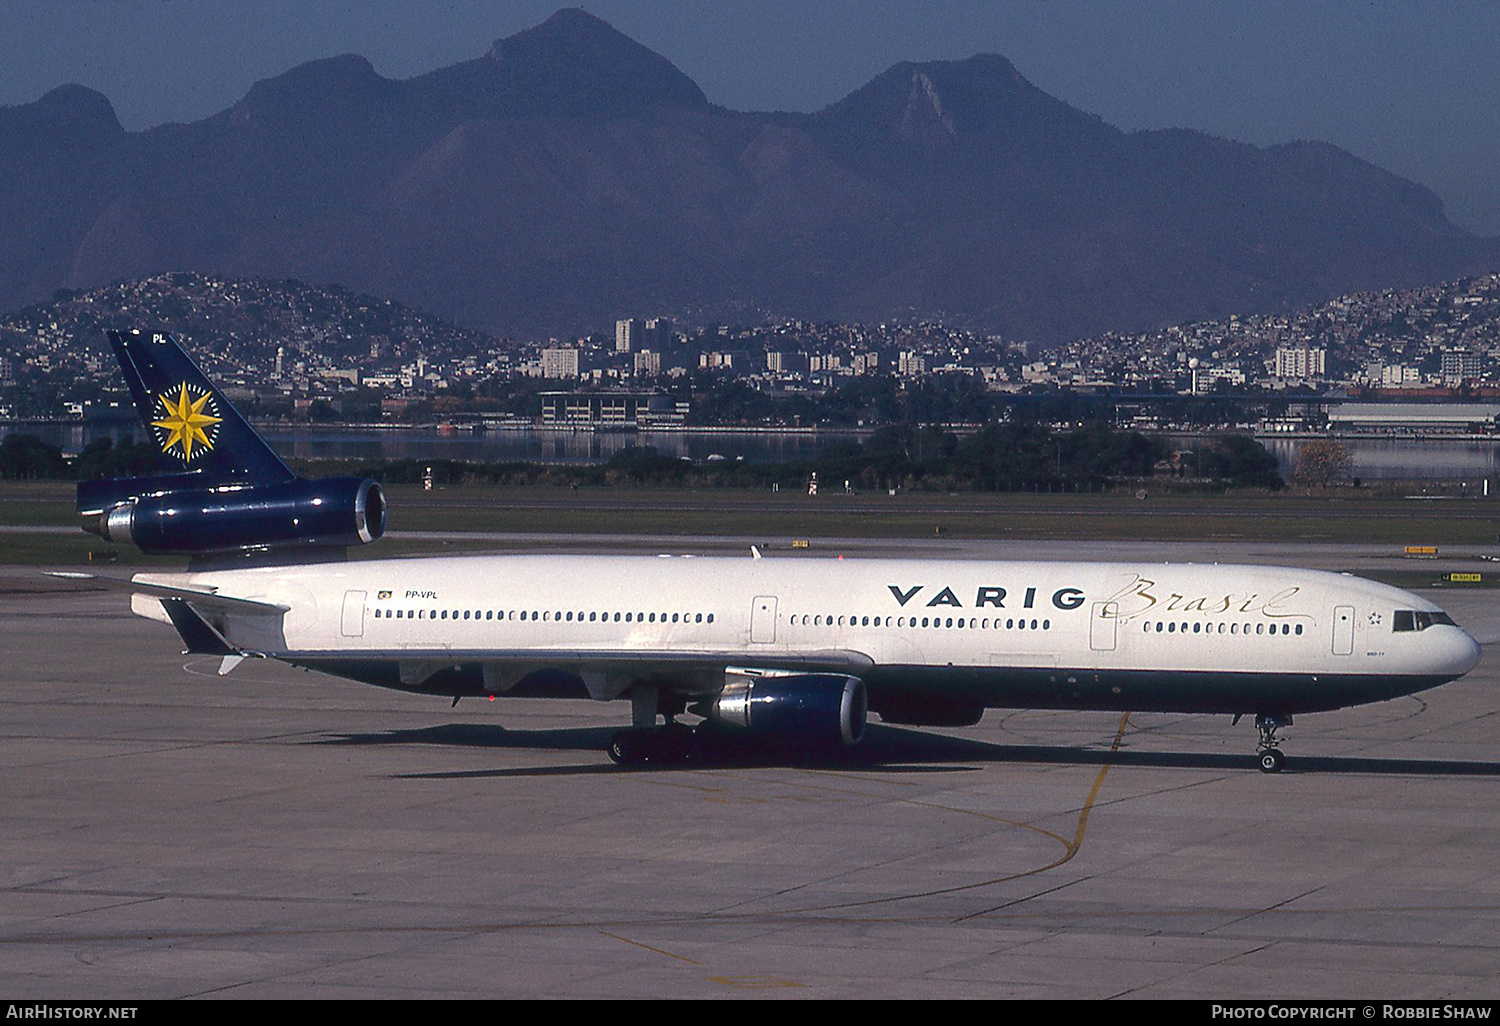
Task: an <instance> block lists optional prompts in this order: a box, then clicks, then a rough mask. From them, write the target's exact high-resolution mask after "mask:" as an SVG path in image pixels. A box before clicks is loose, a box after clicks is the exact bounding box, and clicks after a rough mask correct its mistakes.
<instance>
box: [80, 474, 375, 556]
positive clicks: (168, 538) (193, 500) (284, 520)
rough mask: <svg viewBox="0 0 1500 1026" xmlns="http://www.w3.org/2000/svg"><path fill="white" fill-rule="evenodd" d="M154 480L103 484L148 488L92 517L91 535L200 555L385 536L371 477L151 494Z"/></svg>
mask: <svg viewBox="0 0 1500 1026" xmlns="http://www.w3.org/2000/svg"><path fill="white" fill-rule="evenodd" d="M151 480H152V479H151V478H136V479H133V480H122V481H118V482H97V483H96V489H97V488H98V486H104V487H108V486H110V485H118V486H120V488H121V489H123V490H125V491H126V493H127V494H128V492H129V488H128V486H130V485H133V484H140V485H143V486H146V487H142V488H140V489H139V490H140V491H141V492H142V494H134V495H129V497H125V498H120V499H119V500H118V501H114V502H111V503H108V504H107V505H104V506H103V508H102V509H96V510H88V511H86V512H85V513H84V516H85V519H84V525H83V526H84V530H85V531H89V532H91V533H93V534H97V535H99V536H100V537H101V538H104V539H105V540H106V541H112V542H129V543H131V544H133V545H136V546H137V547H139V548H140V550H141V551H142V552H149V553H163V554H165V553H172V554H180V555H192V556H200V555H209V554H214V553H229V552H240V551H244V550H247V549H269V548H288V547H303V546H347V545H365V544H368V543H369V542H372V541H375V540H376V539H377V538H379V537H380V536H381V535H383V534H384V533H385V518H386V503H385V494H384V493H383V492H382V491H381V489H380V485H378V484H376V483H375V482H374V481H371V480H369V479H367V478H357V477H328V478H322V479H320V480H317V481H305V480H303V479H301V478H298V479H296V480H293V481H287V482H285V483H282V484H273V485H258V486H252V487H245V486H238V487H236V486H226V487H219V488H206V489H205V488H197V489H185V488H165V489H160V490H154V491H148V490H147V488H148V487H149V483H150V482H151ZM116 494H117V495H118V494H119V492H118V491H117V492H116ZM80 505H81V506H82V505H83V503H82V501H81V502H80Z"/></svg>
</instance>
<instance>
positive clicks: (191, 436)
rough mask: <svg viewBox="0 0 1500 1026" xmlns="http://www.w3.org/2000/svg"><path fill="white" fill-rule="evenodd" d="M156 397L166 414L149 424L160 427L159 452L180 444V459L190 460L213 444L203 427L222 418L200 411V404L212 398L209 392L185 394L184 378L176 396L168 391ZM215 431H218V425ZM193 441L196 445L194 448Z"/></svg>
mask: <svg viewBox="0 0 1500 1026" xmlns="http://www.w3.org/2000/svg"><path fill="white" fill-rule="evenodd" d="M157 398H158V399H159V400H160V401H161V405H162V409H164V410H165V411H166V416H165V417H164V418H163V419H161V420H153V421H152V422H151V424H152V426H153V427H159V428H162V429H163V430H162V433H161V435H159V437H158V440H159V441H160V442H161V451H162V452H170V451H171V449H172V446H174V445H176V446H180V447H181V449H182V458H183V460H185V461H191V460H192V458H193V457H194V456H195V455H197V453H198V452H200V451H203V452H206V451H208V450H210V449H212V448H213V447H214V442H213V439H212V438H210V437H209V433H208V432H207V431H205V430H204V429H205V428H210V427H212V426H213V425H215V424H217V423H219V422H220V421H221V420H222V419H223V418H222V417H215V416H212V415H211V414H208V413H204V412H203V407H204V406H205V405H207V404H208V403H209V402H210V400H211V398H212V397H211V396H210V395H209V393H207V392H204V393H203V394H202V395H201V396H199V397H198V398H197V399H194V398H193V397H192V396H190V395H188V387H187V383H186V382H184V383H183V385H182V389H181V392H180V393H179V395H178V397H177V398H176V399H175V400H174V399H173V398H172V394H171V393H170V392H163V393H162V394H161V395H160V396H158V397H157ZM214 434H215V435H217V434H218V431H217V429H215V431H214ZM194 445H196V446H198V449H196V450H195V449H194V448H193V447H194Z"/></svg>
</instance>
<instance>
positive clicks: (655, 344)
mask: <svg viewBox="0 0 1500 1026" xmlns="http://www.w3.org/2000/svg"><path fill="white" fill-rule="evenodd" d="M676 337H677V331H676V329H675V328H673V326H672V322H671V321H669V320H667V319H666V318H665V317H653V318H651V319H650V320H648V321H647V322H646V337H645V342H644V344H645V345H646V346H647V347H648V348H650V349H657V350H661V349H665V348H667V347H668V346H669V345H671V344H672V343H673V342H674V341H676Z"/></svg>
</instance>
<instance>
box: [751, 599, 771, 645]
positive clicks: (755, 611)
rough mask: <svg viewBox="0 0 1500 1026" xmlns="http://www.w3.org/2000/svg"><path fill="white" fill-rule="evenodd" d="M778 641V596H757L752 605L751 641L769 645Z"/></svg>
mask: <svg viewBox="0 0 1500 1026" xmlns="http://www.w3.org/2000/svg"><path fill="white" fill-rule="evenodd" d="M775 640H776V596H775V595H757V596H755V601H754V602H752V603H751V605H750V641H751V642H752V643H753V644H756V645H769V644H771V643H772V642H774V641H775Z"/></svg>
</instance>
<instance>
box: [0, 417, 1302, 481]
mask: <svg viewBox="0 0 1500 1026" xmlns="http://www.w3.org/2000/svg"><path fill="white" fill-rule="evenodd" d="M1171 455H1172V454H1171V452H1170V450H1169V449H1168V447H1167V445H1166V443H1165V442H1164V441H1162V440H1161V439H1159V438H1154V437H1148V436H1146V435H1143V434H1141V433H1139V432H1135V431H1122V430H1117V429H1114V428H1111V427H1109V426H1108V425H1106V424H1103V423H1100V422H1093V423H1088V424H1085V425H1083V426H1082V427H1078V428H1073V429H1069V430H1058V429H1054V428H1052V427H1049V426H1048V425H1045V424H1040V423H1028V422H1018V423H999V424H988V425H986V426H985V427H983V428H981V429H979V430H978V431H975V432H972V433H969V434H963V435H960V434H957V433H955V432H952V431H947V430H944V429H942V428H938V427H932V426H927V427H917V426H914V425H905V424H901V425H891V426H888V427H883V428H879V429H877V430H876V431H875V432H874V433H872V434H871V435H870V436H869V437H868V438H866V439H865V440H863V441H861V442H846V443H842V444H839V445H834V446H830V447H829V448H827V449H824V450H823V451H822V452H820V453H818V454H817V455H816V456H813V457H810V458H807V459H803V460H795V461H789V462H774V463H773V462H752V461H738V460H724V461H710V462H705V463H692V462H689V461H687V460H684V459H681V458H679V457H675V456H670V455H666V454H664V453H661V452H658V451H657V450H656V449H655V448H653V447H651V446H631V447H628V448H625V449H622V450H620V451H619V452H617V453H615V454H614V455H613V456H612V457H611V458H610V459H609V460H608V462H606V463H602V464H589V465H579V466H555V465H548V464H543V463H528V462H520V461H510V462H497V463H486V462H475V461H466V460H446V459H393V460H379V461H373V462H366V463H361V464H358V465H356V466H354V467H350V466H349V465H348V464H339V465H338V466H336V467H335V466H329V465H320V464H315V463H309V464H307V465H306V466H305V468H304V469H306V470H308V471H309V472H314V473H342V474H348V473H354V474H356V475H359V476H364V477H372V478H374V479H376V480H378V481H383V482H388V483H393V484H416V483H420V482H421V481H422V480H423V478H424V477H425V476H426V475H427V474H428V473H429V472H430V473H431V476H432V479H433V482H434V483H435V484H440V485H441V484H457V483H462V482H466V481H475V482H490V483H498V484H513V485H523V484H566V485H574V486H581V485H589V486H605V485H620V484H625V485H653V486H667V487H670V486H696V487H742V488H769V487H772V486H780V487H790V488H800V487H805V486H806V484H807V482H808V480H809V479H810V478H811V477H812V475H813V474H817V475H818V478H819V480H820V481H821V482H822V483H823V485H824V487H829V488H834V489H841V488H842V487H843V485H844V482H848V484H849V487H850V488H857V489H859V490H862V491H871V490H886V489H892V488H896V489H927V490H949V491H955V490H958V491H999V492H1083V491H1104V490H1108V489H1110V488H1113V487H1117V486H1119V485H1121V484H1128V483H1131V482H1137V481H1143V480H1146V479H1149V478H1153V477H1158V476H1161V475H1162V474H1163V473H1167V474H1171V475H1173V476H1186V477H1190V478H1192V479H1193V480H1194V481H1195V482H1197V483H1198V484H1199V485H1200V486H1206V487H1214V488H1265V489H1271V490H1275V489H1279V488H1281V487H1282V485H1283V482H1282V479H1281V475H1280V473H1279V472H1278V470H1277V463H1276V458H1275V457H1274V456H1273V455H1271V453H1269V452H1268V451H1267V450H1266V448H1265V447H1264V446H1262V445H1261V444H1260V443H1259V442H1257V441H1255V439H1253V438H1250V437H1249V436H1247V435H1223V436H1220V437H1218V438H1214V439H1210V440H1206V441H1205V442H1204V443H1203V444H1202V445H1201V446H1200V447H1199V448H1198V450H1197V451H1196V453H1195V457H1194V459H1193V460H1192V461H1191V463H1190V466H1189V467H1183V466H1175V467H1174V466H1173V465H1172V463H1171V460H1170V457H1171ZM159 458H160V452H159V451H158V450H157V448H156V447H155V446H154V445H152V444H151V443H149V442H135V441H133V440H131V439H129V438H127V439H125V440H124V441H122V442H120V443H118V444H116V443H114V442H112V441H111V440H110V439H108V438H102V439H98V440H96V441H93V442H90V443H89V444H88V446H86V447H85V448H84V450H83V451H82V452H81V453H79V454H78V456H76V457H74V458H72V459H68V458H67V457H65V456H64V454H63V452H62V450H61V449H59V448H58V447H56V446H53V445H49V444H48V443H46V442H43V441H41V440H40V439H38V438H36V437H35V436H32V435H8V436H6V438H5V439H3V440H0V478H3V479H5V480H43V479H51V480H92V479H95V478H103V477H126V476H136V475H141V474H149V473H153V472H154V471H156V470H157V469H159V467H158V461H159Z"/></svg>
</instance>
